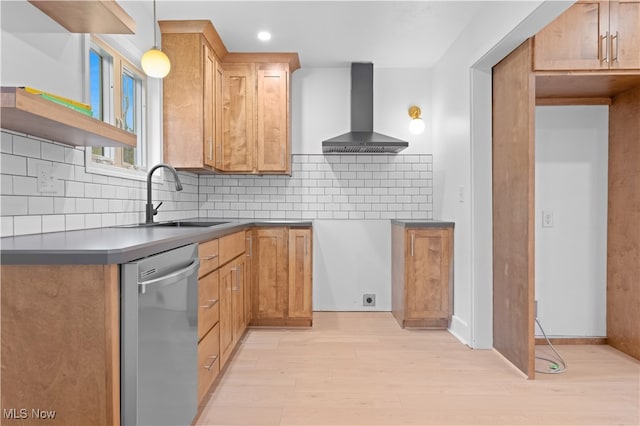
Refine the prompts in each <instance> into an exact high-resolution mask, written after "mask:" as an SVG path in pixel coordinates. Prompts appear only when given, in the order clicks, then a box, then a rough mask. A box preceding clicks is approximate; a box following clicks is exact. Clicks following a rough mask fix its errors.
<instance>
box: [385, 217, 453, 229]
mask: <svg viewBox="0 0 640 426" xmlns="http://www.w3.org/2000/svg"><path fill="white" fill-rule="evenodd" d="M391 224H392V225H400V226H404V227H405V228H455V226H456V223H455V222H447V221H442V220H401V219H393V220H392V221H391Z"/></svg>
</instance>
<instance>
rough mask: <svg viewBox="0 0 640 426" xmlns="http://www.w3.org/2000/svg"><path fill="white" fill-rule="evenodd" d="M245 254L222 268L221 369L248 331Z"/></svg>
mask: <svg viewBox="0 0 640 426" xmlns="http://www.w3.org/2000/svg"><path fill="white" fill-rule="evenodd" d="M244 262H245V260H244V254H243V255H240V256H239V257H237V258H235V259H233V260H232V261H231V262H229V263H228V264H226V265H224V266H223V267H222V268H220V357H221V364H220V367H221V368H222V367H224V366H225V365H226V363H227V361H228V360H229V357H230V356H231V354H232V353H233V349H234V348H235V346H236V344H237V343H238V341H239V340H240V337H242V334H243V333H244V330H245V329H246V323H245V321H244V277H245V272H244V266H245V264H244Z"/></svg>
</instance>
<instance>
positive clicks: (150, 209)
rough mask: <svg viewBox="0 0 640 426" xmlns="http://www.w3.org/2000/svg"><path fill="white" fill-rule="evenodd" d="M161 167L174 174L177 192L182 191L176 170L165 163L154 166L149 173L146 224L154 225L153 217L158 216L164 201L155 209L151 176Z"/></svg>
mask: <svg viewBox="0 0 640 426" xmlns="http://www.w3.org/2000/svg"><path fill="white" fill-rule="evenodd" d="M160 167H164V168H165V169H167V170H169V171H170V172H171V173H172V174H173V178H174V179H175V180H176V191H182V182H180V178H179V177H178V173H177V172H176V169H174V168H173V167H171V166H170V165H168V164H164V163H160V164H157V165H155V166H153V167H152V168H151V169H150V170H149V172H148V173H147V209H146V210H147V218H146V220H145V223H153V217H154V216H155V215H157V214H158V208H160V206H161V205H162V201H160V203H159V204H158V205H157V206H156V207H155V208H154V207H153V203H152V202H151V175H152V174H153V172H155V171H156V169H159V168H160Z"/></svg>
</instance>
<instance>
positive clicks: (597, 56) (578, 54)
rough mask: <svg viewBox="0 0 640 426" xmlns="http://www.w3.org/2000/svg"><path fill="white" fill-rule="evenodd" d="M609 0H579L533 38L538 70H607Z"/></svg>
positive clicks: (608, 59) (609, 54)
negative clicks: (585, 0) (588, 0)
mask: <svg viewBox="0 0 640 426" xmlns="http://www.w3.org/2000/svg"><path fill="white" fill-rule="evenodd" d="M608 34H609V3H608V2H607V1H593V2H579V3H576V4H574V5H573V6H571V7H570V8H569V9H567V10H566V11H565V12H564V13H563V14H562V15H560V16H559V17H558V18H556V19H555V20H554V21H553V22H551V23H550V24H549V25H547V26H546V27H544V28H543V29H542V30H541V31H540V32H538V33H537V34H536V35H535V37H534V55H533V56H534V64H533V66H534V69H535V70H596V69H608V68H609V61H610V59H611V52H610V51H609V50H610V49H609V48H610V45H609V38H608Z"/></svg>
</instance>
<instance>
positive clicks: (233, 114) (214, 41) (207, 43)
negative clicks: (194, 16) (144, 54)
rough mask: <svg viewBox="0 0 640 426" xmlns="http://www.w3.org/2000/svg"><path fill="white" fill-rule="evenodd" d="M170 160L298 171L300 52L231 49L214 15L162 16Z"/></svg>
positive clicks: (195, 165)
mask: <svg viewBox="0 0 640 426" xmlns="http://www.w3.org/2000/svg"><path fill="white" fill-rule="evenodd" d="M159 25H160V30H161V32H162V50H163V51H164V52H165V53H166V54H167V55H168V56H169V59H170V60H171V72H170V73H169V75H168V76H167V77H165V78H164V81H163V84H164V86H163V87H164V93H163V104H164V115H163V118H164V160H165V162H167V163H169V164H171V165H173V166H174V167H176V168H177V169H182V170H188V171H192V172H196V173H215V172H222V173H237V174H262V173H274V174H275V173H278V174H290V173H291V158H290V156H291V142H290V134H289V133H290V130H289V128H290V118H289V110H290V106H289V105H290V102H289V99H290V89H289V88H290V77H289V75H290V73H292V72H293V71H295V70H296V69H298V68H300V61H299V59H298V55H297V54H296V53H233V52H231V53H230V52H227V50H226V47H225V46H224V43H223V42H222V40H221V39H220V36H219V35H218V33H217V32H216V30H215V29H214V28H213V25H211V22H210V21H206V20H189V21H159Z"/></svg>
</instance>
